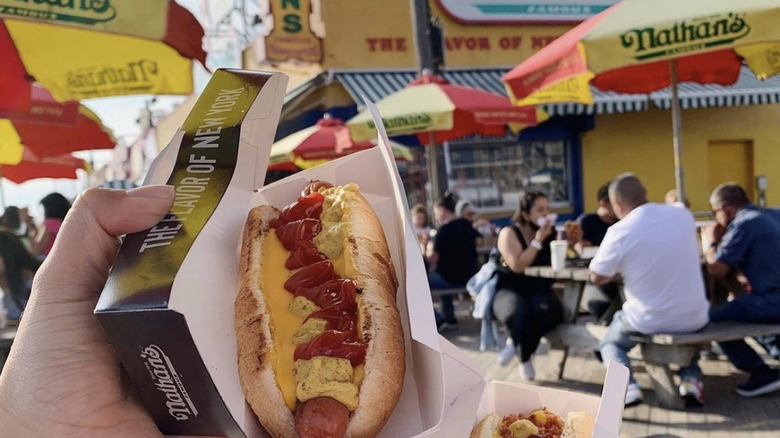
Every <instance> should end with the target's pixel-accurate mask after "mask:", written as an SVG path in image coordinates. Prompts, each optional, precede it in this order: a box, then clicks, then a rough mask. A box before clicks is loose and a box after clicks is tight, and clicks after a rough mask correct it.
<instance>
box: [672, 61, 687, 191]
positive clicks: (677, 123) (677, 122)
mask: <svg viewBox="0 0 780 438" xmlns="http://www.w3.org/2000/svg"><path fill="white" fill-rule="evenodd" d="M669 78H670V81H671V90H672V136H673V138H672V142H673V145H674V180H675V183H676V185H677V201H679V202H682V203H685V184H684V181H683V168H682V113H681V110H680V99H679V98H678V95H677V61H676V60H674V59H672V60H670V61H669Z"/></svg>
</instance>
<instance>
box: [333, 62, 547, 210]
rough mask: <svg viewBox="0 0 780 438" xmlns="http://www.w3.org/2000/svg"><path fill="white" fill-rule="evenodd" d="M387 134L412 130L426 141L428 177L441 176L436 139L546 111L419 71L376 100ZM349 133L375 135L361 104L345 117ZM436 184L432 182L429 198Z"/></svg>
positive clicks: (499, 127)
mask: <svg viewBox="0 0 780 438" xmlns="http://www.w3.org/2000/svg"><path fill="white" fill-rule="evenodd" d="M376 106H377V108H378V109H379V113H380V114H381V115H382V122H383V123H384V126H385V129H386V130H387V135H390V136H394V135H405V134H416V135H417V138H419V139H420V141H421V142H422V143H424V144H428V145H429V146H430V147H428V148H426V151H425V153H426V156H427V160H428V167H429V173H430V178H431V179H432V180H433V181H438V180H439V176H438V174H439V169H438V161H437V160H436V159H435V153H434V151H433V149H432V147H433V145H435V144H436V143H441V142H444V141H447V140H454V139H456V138H459V137H464V136H467V135H476V134H479V135H487V136H500V135H504V134H505V133H506V127H507V125H509V126H510V127H513V128H523V127H529V126H536V125H538V124H539V123H542V122H543V121H545V120H547V118H548V116H547V114H546V113H545V112H544V111H543V110H541V109H539V108H537V107H534V106H527V107H515V106H514V105H512V102H510V101H509V99H507V98H506V97H504V96H500V95H498V94H494V93H489V92H486V91H482V90H479V89H476V88H472V87H464V86H460V85H453V84H450V83H449V82H448V81H447V80H446V79H444V78H441V77H439V76H436V75H431V74H423V75H422V76H421V77H420V78H418V79H416V80H414V81H412V82H410V83H409V85H408V86H406V87H405V88H403V89H401V90H399V91H397V92H395V93H393V94H391V95H389V96H387V97H385V98H384V99H382V100H380V101H379V102H377V103H376ZM347 126H349V129H350V131H351V132H352V136H353V138H355V139H356V140H365V139H368V138H373V137H375V136H376V127H375V126H374V121H373V119H372V117H371V113H370V112H369V111H368V110H365V111H363V112H361V113H360V114H358V115H357V116H355V117H353V118H352V119H350V120H349V121H348V122H347ZM437 196H438V187H437V185H436V184H432V185H431V198H432V199H435V198H436V197H437Z"/></svg>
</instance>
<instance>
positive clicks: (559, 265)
mask: <svg viewBox="0 0 780 438" xmlns="http://www.w3.org/2000/svg"><path fill="white" fill-rule="evenodd" d="M568 248H569V242H567V241H565V240H553V241H552V242H550V255H551V257H550V259H551V262H552V268H553V271H560V270H561V269H563V268H565V267H566V250H567V249H568Z"/></svg>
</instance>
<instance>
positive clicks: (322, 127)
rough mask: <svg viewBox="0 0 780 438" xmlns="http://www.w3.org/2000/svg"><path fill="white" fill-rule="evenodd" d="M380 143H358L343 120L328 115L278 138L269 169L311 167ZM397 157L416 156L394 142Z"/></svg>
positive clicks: (393, 146)
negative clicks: (306, 126) (290, 166)
mask: <svg viewBox="0 0 780 438" xmlns="http://www.w3.org/2000/svg"><path fill="white" fill-rule="evenodd" d="M374 146H376V143H374V142H372V141H368V140H366V141H360V142H355V141H353V140H352V138H351V137H350V132H349V129H348V128H347V127H346V126H345V125H344V121H343V120H341V119H337V118H333V117H330V116H327V115H326V116H325V117H324V118H322V119H320V120H318V121H317V123H316V124H315V125H314V126H310V127H308V128H305V129H302V130H300V131H298V132H296V133H294V134H290V135H288V136H287V137H285V138H283V139H281V140H279V141H277V142H276V143H274V144H273V146H272V147H271V159H270V161H269V168H270V169H276V170H283V169H290V168H289V165H290V164H292V165H294V166H297V167H298V168H300V169H308V168H311V167H314V166H319V165H320V164H323V163H326V162H328V161H330V160H334V159H336V158H340V157H343V156H346V155H349V154H351V153H354V152H357V151H362V150H364V149H368V148H371V147H374ZM390 146H391V147H392V149H393V154H394V155H395V158H396V160H407V161H411V160H412V159H413V157H412V154H411V152H409V149H408V148H407V147H406V146H403V145H401V144H399V143H396V142H391V144H390Z"/></svg>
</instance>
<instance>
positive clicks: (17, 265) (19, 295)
mask: <svg viewBox="0 0 780 438" xmlns="http://www.w3.org/2000/svg"><path fill="white" fill-rule="evenodd" d="M40 264H41V262H40V261H39V260H38V259H37V258H36V257H34V256H33V255H32V254H30V253H29V252H28V251H27V248H25V246H24V244H23V243H22V241H21V239H19V237H17V236H16V235H14V233H12V232H10V231H7V230H0V290H2V296H3V302H2V307H4V308H5V310H6V312H7V314H6V316H7V318H8V319H9V320H12V321H15V320H18V319H19V318H20V317H21V315H22V311H23V310H24V307H25V305H26V304H27V299H28V298H29V297H30V289H31V288H32V279H33V275H35V271H37V270H38V266H40Z"/></svg>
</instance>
